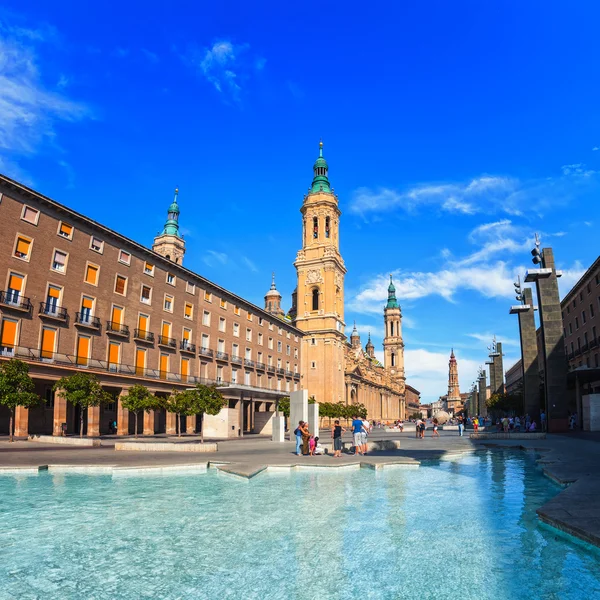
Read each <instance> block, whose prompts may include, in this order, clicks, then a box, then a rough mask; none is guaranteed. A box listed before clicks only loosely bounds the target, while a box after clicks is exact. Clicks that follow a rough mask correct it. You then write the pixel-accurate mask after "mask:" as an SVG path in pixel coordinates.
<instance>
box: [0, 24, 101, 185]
mask: <svg viewBox="0 0 600 600" xmlns="http://www.w3.org/2000/svg"><path fill="white" fill-rule="evenodd" d="M34 34H35V35H34ZM43 37H44V36H43V33H42V32H39V33H37V34H36V32H34V31H33V30H25V29H19V28H9V27H7V26H5V25H3V24H0V162H1V163H2V164H3V165H4V166H8V168H9V172H11V174H14V171H18V165H17V163H16V161H15V157H18V156H23V155H31V154H35V153H36V152H38V151H39V150H40V148H41V146H42V145H43V144H44V143H45V142H47V141H49V140H54V139H55V137H56V133H55V130H54V126H55V124H56V123H57V122H58V121H71V122H74V121H78V120H81V119H83V118H86V117H89V116H90V110H89V109H88V108H87V107H86V106H85V105H84V104H82V103H80V102H75V101H73V100H70V99H69V98H67V97H66V96H65V95H64V94H60V93H57V92H54V91H52V90H50V89H47V88H46V87H45V85H44V83H43V81H42V76H41V74H40V70H39V67H38V58H37V54H36V51H35V47H34V45H33V44H34V43H35V42H37V41H41V40H42V39H43ZM61 81H63V82H66V81H67V78H66V76H61V79H60V80H59V82H58V87H59V88H60V87H64V85H62V84H61ZM6 156H8V158H5V157H6ZM15 166H16V167H17V168H16V169H15Z"/></svg>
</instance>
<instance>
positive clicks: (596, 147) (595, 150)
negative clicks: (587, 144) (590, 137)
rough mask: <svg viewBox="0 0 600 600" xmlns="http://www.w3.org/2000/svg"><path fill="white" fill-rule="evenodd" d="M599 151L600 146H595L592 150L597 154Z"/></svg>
mask: <svg viewBox="0 0 600 600" xmlns="http://www.w3.org/2000/svg"><path fill="white" fill-rule="evenodd" d="M598 150H600V148H599V147H598V146H594V147H593V148H592V152H597V151H598Z"/></svg>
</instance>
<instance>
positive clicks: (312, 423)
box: [296, 403, 319, 437]
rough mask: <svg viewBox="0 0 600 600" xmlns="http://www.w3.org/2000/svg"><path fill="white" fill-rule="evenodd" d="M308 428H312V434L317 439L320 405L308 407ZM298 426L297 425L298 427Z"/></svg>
mask: <svg viewBox="0 0 600 600" xmlns="http://www.w3.org/2000/svg"><path fill="white" fill-rule="evenodd" d="M307 421H308V426H309V428H310V432H311V433H312V434H313V435H314V436H315V437H317V436H318V435H319V404H318V403H315V404H309V405H308V418H307ZM297 425H298V424H297V423H296V426H297Z"/></svg>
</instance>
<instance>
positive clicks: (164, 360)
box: [160, 354, 169, 373]
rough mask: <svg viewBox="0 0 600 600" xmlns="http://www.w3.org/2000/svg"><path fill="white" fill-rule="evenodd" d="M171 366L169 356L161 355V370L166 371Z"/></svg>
mask: <svg viewBox="0 0 600 600" xmlns="http://www.w3.org/2000/svg"><path fill="white" fill-rule="evenodd" d="M168 366H169V357H168V356H167V355H166V354H161V355H160V370H161V371H162V372H164V373H166V372H167V369H168Z"/></svg>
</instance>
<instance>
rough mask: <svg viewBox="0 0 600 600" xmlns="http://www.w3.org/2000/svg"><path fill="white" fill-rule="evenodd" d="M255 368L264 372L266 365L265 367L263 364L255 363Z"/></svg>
mask: <svg viewBox="0 0 600 600" xmlns="http://www.w3.org/2000/svg"><path fill="white" fill-rule="evenodd" d="M256 368H257V369H260V370H261V371H264V370H265V369H266V368H267V365H265V363H263V362H257V363H256Z"/></svg>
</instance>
